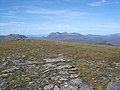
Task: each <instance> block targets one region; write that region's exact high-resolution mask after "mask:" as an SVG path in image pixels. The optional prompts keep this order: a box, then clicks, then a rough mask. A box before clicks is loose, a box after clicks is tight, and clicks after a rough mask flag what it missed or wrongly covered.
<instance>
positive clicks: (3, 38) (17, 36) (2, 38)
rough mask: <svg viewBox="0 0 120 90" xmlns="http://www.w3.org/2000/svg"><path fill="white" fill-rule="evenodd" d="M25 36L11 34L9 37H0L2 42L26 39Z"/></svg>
mask: <svg viewBox="0 0 120 90" xmlns="http://www.w3.org/2000/svg"><path fill="white" fill-rule="evenodd" d="M25 38H27V37H26V36H25V35H19V34H9V35H0V40H15V39H25Z"/></svg>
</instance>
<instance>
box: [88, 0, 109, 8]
mask: <svg viewBox="0 0 120 90" xmlns="http://www.w3.org/2000/svg"><path fill="white" fill-rule="evenodd" d="M106 2H107V1H106V0H99V1H96V2H93V3H89V5H90V6H92V7H96V6H101V5H102V4H104V3H106Z"/></svg>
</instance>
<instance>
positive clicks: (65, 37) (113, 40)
mask: <svg viewBox="0 0 120 90" xmlns="http://www.w3.org/2000/svg"><path fill="white" fill-rule="evenodd" d="M26 38H29V39H39V40H57V41H68V42H80V43H86V44H102V45H112V46H120V33H117V34H111V35H92V34H88V35H82V34H80V33H67V32H63V33H60V32H52V33H50V34H49V35H48V36H46V37H41V36H40V37H38V36H37V37H30V36H29V37H27V36H24V35H19V34H10V35H6V36H0V40H14V39H26Z"/></svg>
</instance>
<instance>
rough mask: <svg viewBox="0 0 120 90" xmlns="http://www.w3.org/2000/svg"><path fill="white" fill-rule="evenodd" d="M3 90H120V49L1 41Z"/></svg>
mask: <svg viewBox="0 0 120 90" xmlns="http://www.w3.org/2000/svg"><path fill="white" fill-rule="evenodd" d="M0 90H120V48H119V47H108V46H97V45H82V44H79V43H65V42H51V41H39V40H38V41H37V40H36V41H35V40H24V41H0Z"/></svg>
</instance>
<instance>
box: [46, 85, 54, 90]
mask: <svg viewBox="0 0 120 90" xmlns="http://www.w3.org/2000/svg"><path fill="white" fill-rule="evenodd" d="M53 86H54V85H53V84H49V85H46V86H45V87H44V90H51V89H52V88H53Z"/></svg>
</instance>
